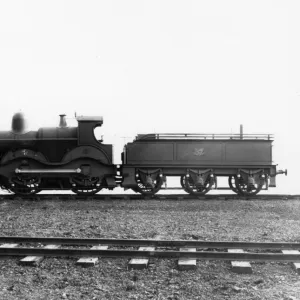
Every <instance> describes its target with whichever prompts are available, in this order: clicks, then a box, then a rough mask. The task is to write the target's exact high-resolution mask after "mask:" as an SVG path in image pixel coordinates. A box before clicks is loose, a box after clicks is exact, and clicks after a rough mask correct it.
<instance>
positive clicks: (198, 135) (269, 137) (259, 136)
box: [136, 133, 274, 140]
mask: <svg viewBox="0 0 300 300" xmlns="http://www.w3.org/2000/svg"><path fill="white" fill-rule="evenodd" d="M273 138H274V135H273V134H266V133H263V134H243V135H241V134H239V133H236V134H234V133H233V134H228V133H150V134H138V135H137V136H136V140H153V139H155V140H158V139H161V140H165V139H180V140H181V139H183V140H184V139H202V140H207V139H211V140H215V139H219V140H222V139H229V140H273Z"/></svg>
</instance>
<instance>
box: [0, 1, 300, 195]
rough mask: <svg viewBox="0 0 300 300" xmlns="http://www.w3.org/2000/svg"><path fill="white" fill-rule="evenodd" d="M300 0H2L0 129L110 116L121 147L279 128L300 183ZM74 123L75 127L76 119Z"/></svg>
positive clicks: (281, 146)
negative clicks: (159, 138) (162, 138)
mask: <svg viewBox="0 0 300 300" xmlns="http://www.w3.org/2000/svg"><path fill="white" fill-rule="evenodd" d="M299 9H300V2H299V1H297V0H295V1H288V0H283V1H276V0H272V1H267V0H259V1H253V0H252V1H242V0H236V1H232V0H227V1H224V0H215V1H214V0H210V1H200V0H197V1H188V0H183V1H175V0H171V1H153V0H152V1H142V0H137V1H124V0H123V1H76V0H70V1H62V0H60V1H53V0H52V1H47V2H46V1H30V0H26V1H20V0H16V1H1V2H0V103H1V108H0V109H1V114H0V116H1V118H0V129H1V130H7V129H9V128H10V123H11V116H12V114H13V113H14V112H16V111H20V110H21V111H23V112H24V113H25V114H26V116H27V118H28V119H29V122H30V128H31V129H36V128H38V127H42V126H56V125H57V124H58V121H59V120H58V114H60V113H65V114H67V115H68V117H70V118H73V117H74V113H75V112H77V114H80V115H81V114H83V115H102V116H103V117H104V124H103V127H102V130H100V133H99V134H103V135H104V141H105V142H106V143H113V144H114V145H115V162H116V163H120V152H121V151H122V148H123V144H124V141H130V140H132V138H133V137H134V136H135V135H136V134H137V133H147V132H156V133H159V132H194V133H195V132H198V133H212V132H215V133H231V132H233V133H234V132H236V133H238V132H239V125H240V124H243V125H244V133H274V134H275V142H274V148H273V150H274V151H273V154H274V156H273V158H274V162H276V163H278V164H279V166H280V167H282V168H287V169H288V172H289V174H288V177H285V176H283V175H281V176H278V177H277V182H278V188H277V189H271V192H273V193H275V192H283V193H300V184H299V175H298V173H299V169H300V159H299V145H300V142H299V129H298V128H299V126H298V115H299V105H298V103H299V99H300V73H299V69H300V59H299V55H300V41H299V39H300V18H299ZM68 122H69V124H70V125H76V121H75V120H74V119H73V120H72V119H70V120H68Z"/></svg>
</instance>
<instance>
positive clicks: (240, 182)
mask: <svg viewBox="0 0 300 300" xmlns="http://www.w3.org/2000/svg"><path fill="white" fill-rule="evenodd" d="M235 185H236V188H237V190H238V191H239V194H240V195H242V196H253V195H256V194H257V193H259V192H260V190H261V189H262V187H263V182H262V181H261V182H260V183H255V181H253V183H249V182H246V181H245V180H244V179H243V177H237V176H235Z"/></svg>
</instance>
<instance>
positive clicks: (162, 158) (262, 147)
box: [126, 140, 272, 166]
mask: <svg viewBox="0 0 300 300" xmlns="http://www.w3.org/2000/svg"><path fill="white" fill-rule="evenodd" d="M271 144H272V141H271V140H270V141H268V140H264V141H256V140H252V141H249V140H239V141H232V140H228V141H224V140H223V141H218V140H215V141H211V140H210V141H205V140H204V141H189V140H187V141H174V140H173V141H169V142H166V141H159V140H154V141H147V142H134V143H129V144H127V147H126V149H127V151H126V157H127V160H126V164H129V165H130V164H131V165H133V164H139V165H141V164H145V165H149V164H161V165H195V166H197V165H199V166H201V165H203V166H210V165H224V166H230V165H233V166H239V165H271V164H272V145H271Z"/></svg>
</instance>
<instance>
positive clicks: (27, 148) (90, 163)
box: [0, 114, 287, 196]
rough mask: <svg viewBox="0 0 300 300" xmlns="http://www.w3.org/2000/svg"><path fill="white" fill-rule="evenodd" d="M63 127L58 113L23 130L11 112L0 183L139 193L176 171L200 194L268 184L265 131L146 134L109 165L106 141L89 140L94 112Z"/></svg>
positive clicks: (271, 179) (3, 137)
mask: <svg viewBox="0 0 300 300" xmlns="http://www.w3.org/2000/svg"><path fill="white" fill-rule="evenodd" d="M76 119H77V121H78V127H68V126H67V124H66V121H65V115H61V120H60V124H59V126H58V127H53V128H40V129H39V130H38V131H30V132H25V130H24V122H25V121H24V117H23V115H22V114H16V115H15V116H14V117H13V122H12V131H1V132H0V186H1V188H2V189H6V190H9V191H11V192H14V193H16V194H21V195H30V194H35V193H38V192H39V191H41V190H72V191H73V192H74V193H76V194H79V195H91V194H95V193H97V192H99V191H100V190H101V189H103V188H108V189H114V188H115V187H117V186H118V185H120V186H122V187H123V188H124V189H129V188H130V189H132V190H133V191H135V192H138V193H141V194H144V195H153V194H155V193H157V192H158V191H159V190H160V189H161V188H162V185H163V183H165V182H166V179H167V177H169V176H180V183H181V187H182V189H183V190H184V191H186V192H187V193H189V194H192V195H197V196H201V195H204V194H206V193H207V192H208V191H210V190H211V189H212V188H214V189H219V188H218V185H217V178H218V177H227V178H228V184H229V189H231V190H232V191H234V192H235V193H237V194H239V195H246V196H247V195H255V194H257V193H258V192H259V191H260V190H262V189H268V188H269V187H275V186H276V182H275V179H276V175H277V174H282V173H285V174H287V171H277V170H276V165H274V164H272V142H273V137H272V135H269V134H260V135H244V134H243V132H242V128H241V132H240V134H230V135H226V134H146V135H138V136H137V137H136V139H135V140H134V141H133V142H132V143H127V144H126V145H125V147H124V152H123V153H122V164H121V166H116V165H114V164H113V159H112V157H113V153H112V145H107V144H103V143H102V140H97V139H96V138H95V135H94V129H95V128H96V127H98V126H101V125H102V124H103V119H102V117H83V116H79V117H76Z"/></svg>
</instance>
